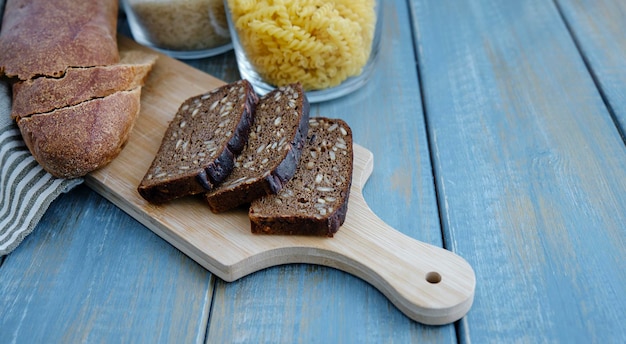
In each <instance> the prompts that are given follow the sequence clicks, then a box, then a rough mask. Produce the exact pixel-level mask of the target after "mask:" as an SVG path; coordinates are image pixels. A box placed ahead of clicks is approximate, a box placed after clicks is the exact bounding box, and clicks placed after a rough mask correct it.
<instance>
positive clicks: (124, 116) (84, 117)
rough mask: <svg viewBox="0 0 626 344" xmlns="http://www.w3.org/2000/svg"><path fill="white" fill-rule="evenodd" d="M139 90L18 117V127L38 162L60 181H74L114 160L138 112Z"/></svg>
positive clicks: (126, 138)
mask: <svg viewBox="0 0 626 344" xmlns="http://www.w3.org/2000/svg"><path fill="white" fill-rule="evenodd" d="M140 96H141V88H140V87H136V88H135V89H133V90H130V91H120V92H116V93H114V94H112V95H109V96H107V97H104V98H98V99H93V100H89V101H86V102H82V103H80V104H78V105H74V106H70V107H65V108H62V109H58V110H54V111H52V112H49V113H45V114H38V115H33V116H30V117H25V118H20V119H18V121H17V124H18V126H19V128H20V131H21V133H22V137H23V138H24V142H25V143H26V146H27V147H28V149H29V150H30V152H31V153H32V155H33V156H34V157H35V160H37V162H39V164H40V165H41V166H42V167H43V168H44V169H45V170H46V171H47V172H49V173H50V174H52V175H53V176H55V177H58V178H68V179H69V178H76V177H80V176H83V175H85V174H87V173H89V172H91V171H94V170H96V169H98V168H100V167H102V166H104V165H106V164H108V163H109V162H110V161H111V160H113V159H114V158H115V157H116V156H117V155H118V154H119V152H120V151H121V150H122V148H123V146H124V144H125V143H126V141H127V140H128V137H129V134H130V132H131V130H132V128H133V126H134V123H135V120H136V118H137V115H138V114H139V110H140Z"/></svg>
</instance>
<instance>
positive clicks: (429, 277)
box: [426, 271, 441, 284]
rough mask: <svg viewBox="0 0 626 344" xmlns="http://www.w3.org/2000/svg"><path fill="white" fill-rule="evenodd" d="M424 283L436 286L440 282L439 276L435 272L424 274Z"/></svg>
mask: <svg viewBox="0 0 626 344" xmlns="http://www.w3.org/2000/svg"><path fill="white" fill-rule="evenodd" d="M426 281H427V282H428V283H431V284H437V283H439V282H441V275H440V274H439V273H438V272H436V271H431V272H429V273H427V274H426Z"/></svg>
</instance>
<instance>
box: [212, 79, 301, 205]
mask: <svg viewBox="0 0 626 344" xmlns="http://www.w3.org/2000/svg"><path fill="white" fill-rule="evenodd" d="M308 120H309V102H308V100H307V98H306V95H305V93H304V90H303V89H302V85H300V84H291V85H287V86H283V87H280V88H278V89H276V90H274V91H272V92H270V93H268V94H267V95H265V96H264V97H263V98H261V99H260V100H259V104H258V106H257V108H256V115H255V117H254V124H253V126H252V130H251V131H250V139H249V141H248V145H247V146H246V148H245V149H244V150H243V152H242V153H241V154H240V155H239V156H238V157H237V159H236V162H235V169H234V170H233V172H232V173H231V174H230V175H229V176H228V178H227V179H226V180H225V181H224V182H223V183H222V184H221V185H219V186H218V187H216V188H215V189H214V190H213V191H210V192H209V193H207V194H206V199H207V201H208V203H209V207H210V208H211V210H212V211H213V212H214V213H219V212H223V211H227V210H230V209H233V208H235V207H238V206H240V205H243V204H249V203H250V202H252V201H253V200H254V199H256V198H259V197H261V196H264V195H267V194H272V193H276V192H278V191H279V190H280V189H281V188H282V187H283V185H284V184H285V183H286V182H287V181H288V180H289V179H291V177H292V176H293V174H294V173H295V171H296V167H297V165H298V162H299V160H300V155H301V150H302V146H303V144H304V139H305V137H306V134H307V131H308Z"/></svg>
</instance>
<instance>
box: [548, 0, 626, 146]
mask: <svg viewBox="0 0 626 344" xmlns="http://www.w3.org/2000/svg"><path fill="white" fill-rule="evenodd" d="M556 3H557V4H558V7H559V8H560V10H561V13H562V14H563V16H564V18H565V20H566V22H567V24H568V28H569V29H570V31H571V32H572V34H573V36H574V38H575V39H576V42H577V44H578V47H579V49H580V50H581V52H582V54H583V57H584V59H585V61H586V63H587V65H588V67H589V68H590V71H591V73H592V76H593V77H594V80H595V81H596V83H597V84H598V87H599V88H600V91H601V92H602V95H603V97H604V98H605V101H606V102H607V105H608V107H609V109H610V110H611V112H612V115H613V116H614V117H615V120H616V122H617V123H618V125H619V128H620V130H621V134H622V138H624V140H625V141H626V137H625V136H626V134H625V133H626V87H624V85H626V35H625V34H624V33H625V32H626V19H625V18H626V1H620V0H598V1H596V0H558V1H556Z"/></svg>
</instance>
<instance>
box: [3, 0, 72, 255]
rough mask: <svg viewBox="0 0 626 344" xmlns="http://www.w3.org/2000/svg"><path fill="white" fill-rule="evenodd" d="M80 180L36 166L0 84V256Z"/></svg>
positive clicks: (7, 90)
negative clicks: (56, 175)
mask: <svg viewBox="0 0 626 344" xmlns="http://www.w3.org/2000/svg"><path fill="white" fill-rule="evenodd" d="M0 5H1V2H0ZM82 181H83V180H82V179H81V178H78V179H71V180H67V179H58V178H55V177H53V176H52V175H50V174H49V173H48V172H46V171H44V169H43V168H41V166H39V164H38V163H37V161H35V159H34V158H33V156H32V155H31V154H30V151H29V150H28V148H27V147H26V145H25V144H24V141H23V140H22V136H21V134H20V131H19V129H18V127H17V125H16V124H15V122H14V121H13V120H12V119H11V97H10V87H9V85H7V84H6V83H4V82H3V81H0V256H3V255H7V254H9V253H10V252H11V251H13V250H14V249H15V247H17V245H18V244H19V243H20V242H21V241H22V240H23V239H24V238H25V237H26V236H27V235H28V234H30V233H31V232H32V231H33V229H34V228H35V226H36V225H37V223H38V222H39V220H40V219H41V217H42V216H43V214H44V213H45V211H46V210H47V209H48V206H49V205H50V203H52V201H54V200H55V199H56V198H57V197H58V196H59V195H60V194H61V193H63V192H67V191H69V190H71V189H72V188H73V187H75V186H76V185H78V184H80V183H81V182H82Z"/></svg>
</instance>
